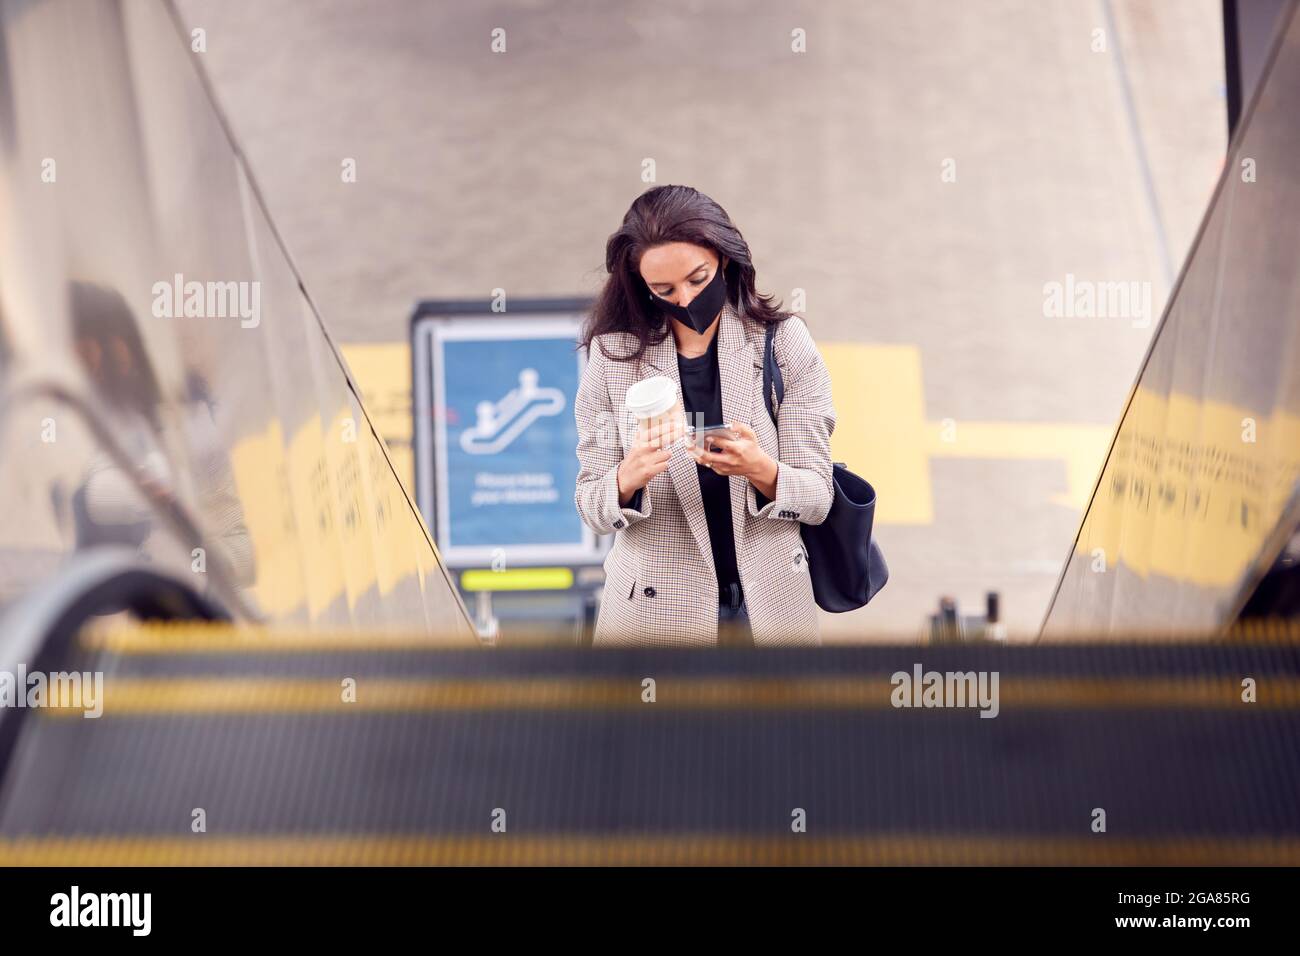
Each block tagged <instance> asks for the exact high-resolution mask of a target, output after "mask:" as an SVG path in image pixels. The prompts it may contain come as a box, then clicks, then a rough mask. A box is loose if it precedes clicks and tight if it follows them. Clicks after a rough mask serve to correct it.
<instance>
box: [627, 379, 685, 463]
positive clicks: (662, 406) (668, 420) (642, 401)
mask: <svg viewBox="0 0 1300 956" xmlns="http://www.w3.org/2000/svg"><path fill="white" fill-rule="evenodd" d="M627 410H628V411H629V412H631V413H632V415H633V416H634V417H635V418H636V423H637V433H638V434H640V435H652V434H658V435H660V436H662V437H663V439H664V443H663V447H664V448H670V447H672V445H673V444H675V443H676V442H678V441H680V440H681V438H682V437H683V436H684V435H685V434H686V409H684V408H683V407H682V401H681V396H680V395H679V394H678V388H677V383H676V382H674V381H673V380H672V379H671V378H669V377H668V376H667V375H655V376H654V377H652V378H647V379H645V380H644V381H640V382H637V383H636V384H635V385H633V386H632V387H631V388H629V389H628V390H627Z"/></svg>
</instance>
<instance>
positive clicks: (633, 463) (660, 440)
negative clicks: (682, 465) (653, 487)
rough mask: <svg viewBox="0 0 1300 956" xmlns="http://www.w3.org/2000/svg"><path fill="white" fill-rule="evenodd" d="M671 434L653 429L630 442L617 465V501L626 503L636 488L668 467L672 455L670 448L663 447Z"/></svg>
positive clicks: (645, 483)
mask: <svg viewBox="0 0 1300 956" xmlns="http://www.w3.org/2000/svg"><path fill="white" fill-rule="evenodd" d="M674 437H680V436H673V435H659V434H657V433H655V432H654V431H651V432H649V433H647V434H639V435H637V437H636V438H635V439H634V440H633V442H632V450H631V451H629V452H628V453H627V454H626V455H625V456H624V457H623V460H622V461H621V462H620V463H619V466H618V503H619V504H620V505H626V504H627V503H628V501H630V500H631V498H632V496H633V495H634V494H636V491H637V489H638V488H644V487H645V486H646V485H647V484H648V483H649V481H650V479H651V478H653V477H654V476H655V475H657V474H659V473H660V472H662V471H663V470H664V469H666V468H667V467H668V462H669V460H670V459H671V458H672V457H673V455H672V450H671V449H669V448H664V447H663V446H664V445H667V444H671V442H672V439H673V438H674Z"/></svg>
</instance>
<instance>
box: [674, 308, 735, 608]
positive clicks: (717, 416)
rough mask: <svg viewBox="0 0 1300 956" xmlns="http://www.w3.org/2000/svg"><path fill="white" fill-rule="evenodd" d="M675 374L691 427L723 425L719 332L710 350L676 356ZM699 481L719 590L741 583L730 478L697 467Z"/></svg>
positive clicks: (713, 339)
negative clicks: (701, 353) (695, 354)
mask: <svg viewBox="0 0 1300 956" xmlns="http://www.w3.org/2000/svg"><path fill="white" fill-rule="evenodd" d="M677 371H678V373H679V375H680V377H681V381H682V404H683V405H684V406H685V407H686V415H687V421H688V422H689V423H690V424H692V425H701V426H702V425H720V424H722V377H721V376H720V375H719V374H718V333H717V332H716V331H715V332H714V333H713V338H712V339H711V340H710V342H709V350H708V351H707V352H705V353H704V354H703V355H697V356H695V357H694V358H687V357H685V356H683V355H682V354H680V353H678V355H677ZM695 468H696V471H697V473H698V474H699V478H700V495H701V496H702V497H703V499H704V514H705V517H706V518H707V519H708V522H709V544H710V545H711V546H712V548H713V566H714V569H715V570H716V571H717V574H718V589H719V590H722V589H725V588H726V587H727V586H728V585H729V584H731V583H733V582H734V583H736V584H739V583H740V572H739V571H738V570H737V568H736V539H735V537H734V535H733V534H732V526H731V478H730V477H728V476H727V475H719V474H718V473H717V472H715V471H714V470H713V469H712V468H709V467H708V466H707V465H696V466H695Z"/></svg>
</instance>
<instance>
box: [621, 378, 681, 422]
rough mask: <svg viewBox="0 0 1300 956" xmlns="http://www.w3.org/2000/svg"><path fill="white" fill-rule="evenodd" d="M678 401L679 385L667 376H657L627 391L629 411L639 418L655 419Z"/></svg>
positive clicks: (638, 383)
mask: <svg viewBox="0 0 1300 956" xmlns="http://www.w3.org/2000/svg"><path fill="white" fill-rule="evenodd" d="M675 401H677V383H676V382H674V381H673V380H672V379H671V378H669V377H668V376H667V375H655V376H653V377H651V378H647V379H645V380H644V381H641V382H637V383H636V384H635V385H633V386H632V387H631V388H629V389H628V390H627V410H628V411H629V412H631V413H632V414H633V415H635V416H636V417H637V418H654V417H655V416H656V415H662V414H663V413H664V412H666V411H668V409H670V408H672V407H673V402H675Z"/></svg>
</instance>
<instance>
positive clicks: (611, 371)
mask: <svg viewBox="0 0 1300 956" xmlns="http://www.w3.org/2000/svg"><path fill="white" fill-rule="evenodd" d="M764 330H765V324H764V323H763V322H759V321H757V320H754V319H750V318H741V316H740V315H739V314H738V313H737V312H736V309H735V307H734V306H733V305H732V304H731V303H730V302H727V303H726V304H725V305H724V306H723V309H722V317H721V325H720V326H719V328H718V331H717V335H718V336H719V338H718V370H719V375H720V377H721V379H722V411H723V418H724V419H725V420H727V421H741V422H746V423H748V424H749V426H750V427H751V428H752V429H754V432H755V434H756V436H757V438H758V442H759V444H760V445H761V446H762V448H763V450H764V451H766V452H767V453H768V454H769V455H771V456H772V457H773V458H774V459H776V460H777V480H776V498H775V500H773V501H768V502H766V503H765V504H763V505H762V506H761V507H760V506H759V499H758V497H757V496H756V494H755V490H756V489H755V488H754V486H753V485H752V484H751V483H750V482H749V480H748V479H746V478H741V477H738V476H736V475H732V476H731V478H730V484H731V523H732V531H733V533H734V535H735V543H736V563H737V566H738V569H739V571H740V582H741V588H742V589H743V591H744V594H745V604H746V607H747V609H748V611H749V619H750V627H751V628H752V630H753V635H754V643H755V645H756V646H760V647H761V646H765V645H766V646H772V645H800V644H802V645H809V644H813V645H815V644H820V643H821V638H820V633H819V628H818V619H817V615H818V610H817V605H816V602H815V601H814V600H813V592H812V582H811V580H810V579H809V577H808V552H807V550H806V548H805V547H804V544H803V539H802V537H801V536H800V524H801V523H802V524H820V523H821V522H822V521H824V520H825V519H826V515H827V512H829V511H830V507H831V500H832V497H833V494H834V485H833V481H832V477H831V472H832V470H831V451H830V438H831V432H832V431H834V429H835V408H834V406H833V405H832V403H831V380H830V374H829V372H828V371H827V369H826V364H825V362H823V360H822V357H821V354H820V353H819V352H818V351H817V346H816V344H815V343H814V342H813V339H812V335H811V334H810V333H809V331H808V327H807V325H806V324H805V322H804V321H803V319H801V318H799V317H797V316H794V315H790V316H788V317H787V318H786V319H785V320H784V321H782V322H780V323H779V324H778V325H777V330H776V335H775V340H776V341H775V350H776V356H777V362H778V363H779V364H780V366H781V371H782V375H783V377H784V381H785V398H784V401H783V402H782V403H781V406H780V408H779V409H778V411H779V421H780V435H779V436H778V434H777V429H776V427H775V426H774V425H773V424H772V419H771V418H770V417H769V416H768V413H767V410H766V408H765V406H764V403H763V338H764ZM593 344H594V347H593V348H592V349H591V354H590V355H589V356H588V359H587V363H586V366H585V369H584V371H583V374H582V382H581V384H580V385H579V387H578V397H577V402H576V405H575V408H574V416H575V418H576V419H577V424H578V461H579V465H580V467H579V471H578V481H577V489H576V492H575V494H574V503H575V504H576V505H577V508H578V513H579V514H580V515H581V517H582V520H583V522H584V523H585V524H586V525H587V526H588V527H589V528H591V529H592V530H593V531H595V532H596V533H597V534H613V535H614V536H615V537H614V543H613V546H612V547H611V548H610V551H609V553H608V554H607V555H606V557H605V588H604V594H603V597H602V598H601V602H600V610H599V613H598V615H597V619H596V629H595V634H594V636H593V645H594V646H597V647H599V646H627V645H653V646H684V645H690V646H694V645H700V646H707V645H713V644H716V643H717V641H718V583H717V573H716V571H715V569H714V566H713V550H712V548H711V547H710V544H709V526H708V522H707V520H706V518H705V514H704V502H703V498H702V496H701V493H700V481H699V475H698V473H697V470H696V467H697V466H696V463H695V459H693V458H692V457H691V455H690V453H689V452H688V451H687V450H686V448H684V447H681V446H680V445H679V446H677V447H674V448H673V450H672V457H671V459H670V460H669V464H668V467H667V469H665V470H664V471H663V472H661V473H660V474H658V475H655V476H654V477H653V478H651V479H650V481H649V483H648V484H647V485H646V488H645V492H644V493H643V494H642V495H641V498H640V501H639V502H638V501H637V499H636V498H633V499H632V501H631V502H630V504H634V505H635V504H639V505H640V507H641V510H639V511H638V510H635V509H634V508H631V507H620V506H619V501H618V478H617V472H618V465H619V462H620V461H621V460H622V458H623V456H624V454H625V453H627V452H629V451H630V450H631V448H632V443H633V441H634V439H635V437H636V421H635V419H634V418H633V417H632V416H631V415H630V414H629V413H628V411H627V408H626V404H625V399H626V396H627V390H628V388H629V387H630V386H632V385H633V384H635V383H636V382H638V381H641V380H642V379H645V378H649V377H651V376H653V375H667V376H668V377H670V378H672V379H673V380H674V381H676V382H678V384H679V386H680V382H681V379H680V376H679V375H678V371H677V348H676V343H675V339H674V338H673V336H672V335H669V336H667V337H666V338H665V339H664V341H663V342H661V343H660V344H659V345H658V346H651V347H649V348H647V349H646V353H645V356H644V358H643V359H642V361H641V364H640V366H638V363H636V362H633V361H617V360H616V358H615V357H616V356H620V355H631V354H633V353H634V352H635V349H636V340H635V338H634V337H633V336H632V335H631V333H626V332H611V333H607V334H604V335H600V336H597V337H596V339H595V340H594V343H593ZM607 350H608V352H607Z"/></svg>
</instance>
